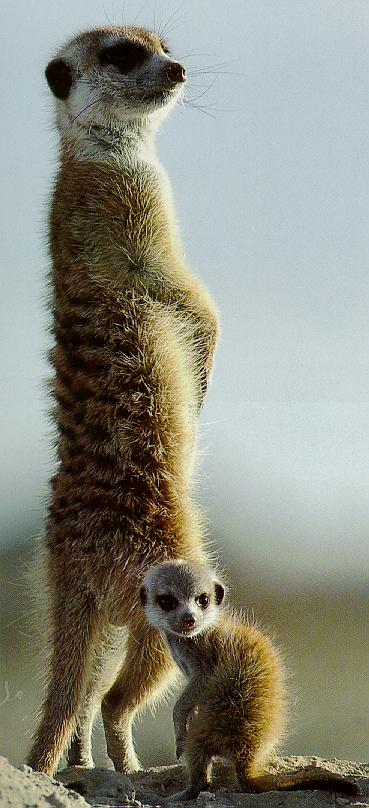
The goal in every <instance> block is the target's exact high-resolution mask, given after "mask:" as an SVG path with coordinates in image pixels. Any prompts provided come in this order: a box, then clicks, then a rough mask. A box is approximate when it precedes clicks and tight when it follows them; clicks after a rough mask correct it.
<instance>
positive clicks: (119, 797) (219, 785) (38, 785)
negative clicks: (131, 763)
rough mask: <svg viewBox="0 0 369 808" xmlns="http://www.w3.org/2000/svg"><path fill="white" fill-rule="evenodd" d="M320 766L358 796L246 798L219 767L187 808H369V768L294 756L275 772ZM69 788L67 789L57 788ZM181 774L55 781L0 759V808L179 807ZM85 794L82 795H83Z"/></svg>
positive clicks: (64, 776) (71, 774) (77, 772)
mask: <svg viewBox="0 0 369 808" xmlns="http://www.w3.org/2000/svg"><path fill="white" fill-rule="evenodd" d="M311 764H313V765H317V766H319V767H320V766H324V768H326V769H328V770H329V771H332V772H335V773H336V774H342V775H344V776H346V777H348V778H350V780H351V781H354V782H355V783H357V785H358V786H359V789H360V795H359V796H358V797H357V798H351V797H347V796H342V795H340V794H339V793H337V792H334V793H332V792H320V791H295V792H289V793H281V792H276V791H273V792H269V793H267V794H244V793H241V792H237V791H235V790H234V783H233V779H232V774H231V771H230V769H227V768H226V767H224V766H222V765H221V764H217V765H216V766H215V767H214V768H215V772H214V786H213V790H212V791H210V792H203V793H201V794H200V795H199V797H198V798H197V800H196V801H193V802H191V803H186V805H189V806H190V808H192V807H193V806H199V807H200V808H216V807H217V806H219V807H221V808H277V806H278V808H284V806H291V807H292V806H293V808H305V806H311V808H318V806H319V807H320V808H324V806H350V805H356V806H369V766H364V765H362V764H357V763H353V762H350V761H340V760H331V761H327V760H322V759H320V758H307V757H294V758H284V759H281V760H280V762H279V764H278V766H277V767H276V768H277V769H283V770H286V769H287V768H288V769H293V768H300V767H301V766H307V765H311ZM60 781H62V782H63V783H64V784H67V785H69V789H67V788H65V787H64V785H62V784H61V782H60ZM184 782H185V775H184V770H183V768H182V767H181V766H177V765H176V766H167V767H162V768H156V769H150V770H148V771H142V772H138V773H137V774H135V775H133V776H132V777H131V778H128V777H125V776H124V775H120V774H117V773H116V772H112V771H108V770H105V769H91V770H86V769H80V768H79V767H74V768H70V769H64V770H63V771H61V772H59V773H58V775H57V779H50V778H49V777H47V776H46V775H44V774H39V773H36V772H32V770H31V769H30V768H29V767H27V766H21V767H19V769H16V768H14V767H13V766H11V765H10V764H9V763H8V761H7V760H5V758H0V805H1V808H46V806H47V807H48V808H72V806H73V807H74V806H75V808H82V807H83V806H85V807H86V808H87V806H88V805H92V806H94V807H95V808H100V807H101V808H102V806H110V807H111V808H118V807H119V808H122V807H123V806H131V808H142V806H151V808H158V807H159V806H164V805H170V806H176V805H181V803H178V801H177V800H176V798H175V796H174V798H173V795H175V793H176V792H177V791H178V790H179V789H181V788H183V785H184ZM82 795H83V796H82Z"/></svg>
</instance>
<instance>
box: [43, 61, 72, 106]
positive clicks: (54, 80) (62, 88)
mask: <svg viewBox="0 0 369 808" xmlns="http://www.w3.org/2000/svg"><path fill="white" fill-rule="evenodd" d="M45 76H46V81H47V83H48V85H49V87H50V90H52V92H53V93H54V95H55V96H56V98H61V99H62V100H65V99H66V98H68V95H69V92H70V88H71V86H72V81H73V79H72V70H71V68H70V67H69V65H67V63H66V62H64V61H63V59H53V60H52V62H49V64H48V66H47V68H46V70H45Z"/></svg>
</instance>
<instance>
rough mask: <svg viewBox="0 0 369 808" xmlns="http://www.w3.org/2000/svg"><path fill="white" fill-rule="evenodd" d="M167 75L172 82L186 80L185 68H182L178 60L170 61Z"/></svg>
mask: <svg viewBox="0 0 369 808" xmlns="http://www.w3.org/2000/svg"><path fill="white" fill-rule="evenodd" d="M167 76H168V79H169V80H170V81H173V82H178V83H179V82H181V81H186V79H187V76H186V68H184V67H183V65H181V64H180V63H179V62H171V64H170V65H168V67H167Z"/></svg>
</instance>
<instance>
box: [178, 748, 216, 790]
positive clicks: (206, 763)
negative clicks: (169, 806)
mask: <svg viewBox="0 0 369 808" xmlns="http://www.w3.org/2000/svg"><path fill="white" fill-rule="evenodd" d="M185 760H186V766H187V771H188V785H187V788H185V789H184V791H178V792H177V794H173V796H172V797H171V798H170V799H171V800H172V801H185V800H194V799H196V797H198V795H199V794H200V791H208V790H209V787H210V784H211V761H212V755H211V753H210V752H209V751H208V750H206V749H203V748H202V746H201V743H198V744H191V748H187V749H186V752H185Z"/></svg>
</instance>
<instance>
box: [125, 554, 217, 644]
mask: <svg viewBox="0 0 369 808" xmlns="http://www.w3.org/2000/svg"><path fill="white" fill-rule="evenodd" d="M140 598H141V603H142V605H143V606H144V608H145V612H146V617H147V620H148V622H149V623H150V624H151V625H152V626H154V627H155V628H157V629H159V631H168V632H170V633H171V634H175V635H177V636H179V637H183V636H186V637H195V636H196V634H200V633H201V632H203V631H205V630H206V629H207V628H209V627H210V626H213V625H214V624H215V623H216V621H217V617H218V610H219V607H220V605H221V603H222V601H223V598H224V586H223V584H222V583H221V582H220V581H219V580H218V576H217V574H216V572H215V571H214V570H212V569H210V568H209V567H206V566H204V565H200V564H191V563H189V562H187V561H164V562H163V563H162V564H158V565H157V566H155V567H151V569H150V570H149V571H148V572H147V573H146V575H145V577H144V580H143V585H142V587H141V590H140Z"/></svg>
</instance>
